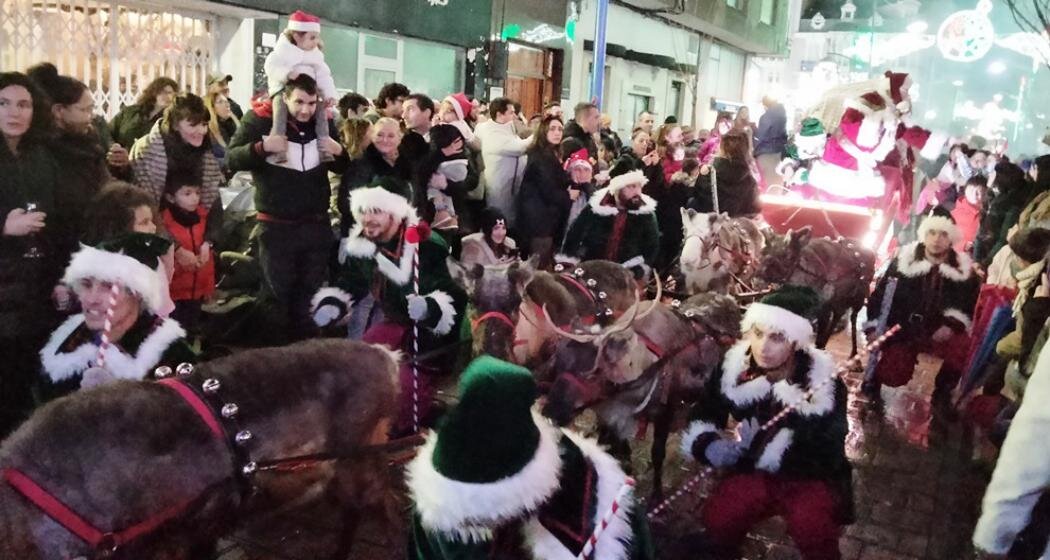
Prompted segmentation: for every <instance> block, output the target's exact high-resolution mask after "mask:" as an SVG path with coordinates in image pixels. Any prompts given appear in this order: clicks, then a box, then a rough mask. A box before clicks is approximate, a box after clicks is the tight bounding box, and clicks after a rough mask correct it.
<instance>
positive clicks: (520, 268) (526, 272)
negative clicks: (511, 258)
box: [507, 255, 538, 294]
mask: <svg viewBox="0 0 1050 560" xmlns="http://www.w3.org/2000/svg"><path fill="white" fill-rule="evenodd" d="M537 260H538V259H537V255H533V256H531V257H529V260H528V261H525V262H524V263H514V264H512V265H510V268H508V269H507V275H508V276H509V277H510V281H511V282H513V283H514V287H515V288H516V289H517V290H518V294H524V293H525V286H528V285H529V282H531V281H532V276H533V274H535V272H536V266H535V265H536V261H537Z"/></svg>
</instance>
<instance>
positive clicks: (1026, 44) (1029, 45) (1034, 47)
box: [995, 31, 1050, 72]
mask: <svg viewBox="0 0 1050 560" xmlns="http://www.w3.org/2000/svg"><path fill="white" fill-rule="evenodd" d="M995 44H996V45H999V46H1000V47H1003V48H1007V49H1010V50H1012V51H1015V52H1019V53H1021V54H1023V55H1025V56H1027V57H1029V58H1031V59H1032V71H1033V72H1035V71H1036V70H1038V69H1039V65H1040V64H1050V35H1048V34H1047V32H1045V31H1044V32H1043V33H1042V35H1038V34H1035V33H1012V34H1010V35H1007V36H1006V37H1002V38H1000V39H996V41H995Z"/></svg>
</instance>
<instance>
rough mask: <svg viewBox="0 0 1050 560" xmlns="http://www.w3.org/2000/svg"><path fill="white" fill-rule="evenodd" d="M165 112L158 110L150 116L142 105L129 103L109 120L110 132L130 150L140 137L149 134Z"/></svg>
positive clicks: (114, 139) (115, 139)
mask: <svg viewBox="0 0 1050 560" xmlns="http://www.w3.org/2000/svg"><path fill="white" fill-rule="evenodd" d="M163 114H164V112H163V111H158V112H157V114H155V115H153V116H150V115H147V114H145V113H144V112H143V107H142V106H141V105H128V106H127V107H124V108H123V109H121V110H120V112H119V113H117V116H115V117H113V120H112V121H110V122H109V132H110V134H111V135H112V136H113V141H114V142H116V143H117V144H120V145H121V146H123V147H124V148H126V149H128V150H130V149H131V147H132V146H134V145H135V142H137V141H138V139H139V138H142V137H143V136H145V135H147V134H149V132H150V130H152V129H153V125H155V124H156V123H157V121H159V120H160V117H161V115H163Z"/></svg>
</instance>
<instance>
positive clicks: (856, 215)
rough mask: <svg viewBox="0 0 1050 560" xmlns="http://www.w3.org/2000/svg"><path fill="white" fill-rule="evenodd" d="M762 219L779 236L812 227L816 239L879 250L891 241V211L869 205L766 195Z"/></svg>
mask: <svg viewBox="0 0 1050 560" xmlns="http://www.w3.org/2000/svg"><path fill="white" fill-rule="evenodd" d="M760 200H761V201H762V218H763V219H764V220H765V222H766V223H767V224H769V227H770V228H771V229H772V230H773V231H775V232H776V233H778V234H781V235H783V234H786V233H787V232H788V231H789V230H795V231H797V230H799V229H802V228H803V227H806V226H809V227H810V228H812V230H813V236H814V237H830V238H832V239H836V238H838V237H848V238H850V239H857V240H860V242H861V245H863V246H864V247H865V248H868V249H873V250H876V252H881V251H878V249H880V248H883V247H885V245H886V244H887V243H888V241H889V236H890V235H889V234H890V231H889V225H890V224H889V222H890V221H889V220H886V219H885V216H886V215H892V208H891V209H889V210H890V211H884V210H883V209H880V208H870V207H868V206H861V205H853V204H846V203H842V202H830V201H823V200H819V199H811V198H803V197H802V196H799V195H797V194H793V193H787V194H774V193H773V192H767V193H766V194H763V195H762V196H761V197H760Z"/></svg>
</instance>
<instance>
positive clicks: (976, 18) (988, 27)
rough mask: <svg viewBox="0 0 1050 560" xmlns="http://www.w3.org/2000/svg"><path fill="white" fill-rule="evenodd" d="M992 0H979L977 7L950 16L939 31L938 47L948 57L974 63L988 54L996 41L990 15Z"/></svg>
mask: <svg viewBox="0 0 1050 560" xmlns="http://www.w3.org/2000/svg"><path fill="white" fill-rule="evenodd" d="M991 11H992V2H991V0H980V1H979V2H977V7H976V9H973V10H962V11H958V12H955V13H954V14H952V15H950V16H948V18H947V19H945V20H944V23H942V24H941V27H940V29H939V30H938V31H937V47H938V48H939V49H941V54H943V55H944V58H947V59H948V60H954V61H956V62H973V61H975V60H980V59H981V58H982V57H984V55H986V54H988V51H989V50H991V48H992V45H993V44H995V29H994V28H993V27H992V20H990V19H988V14H989V13H990V12H991Z"/></svg>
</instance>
